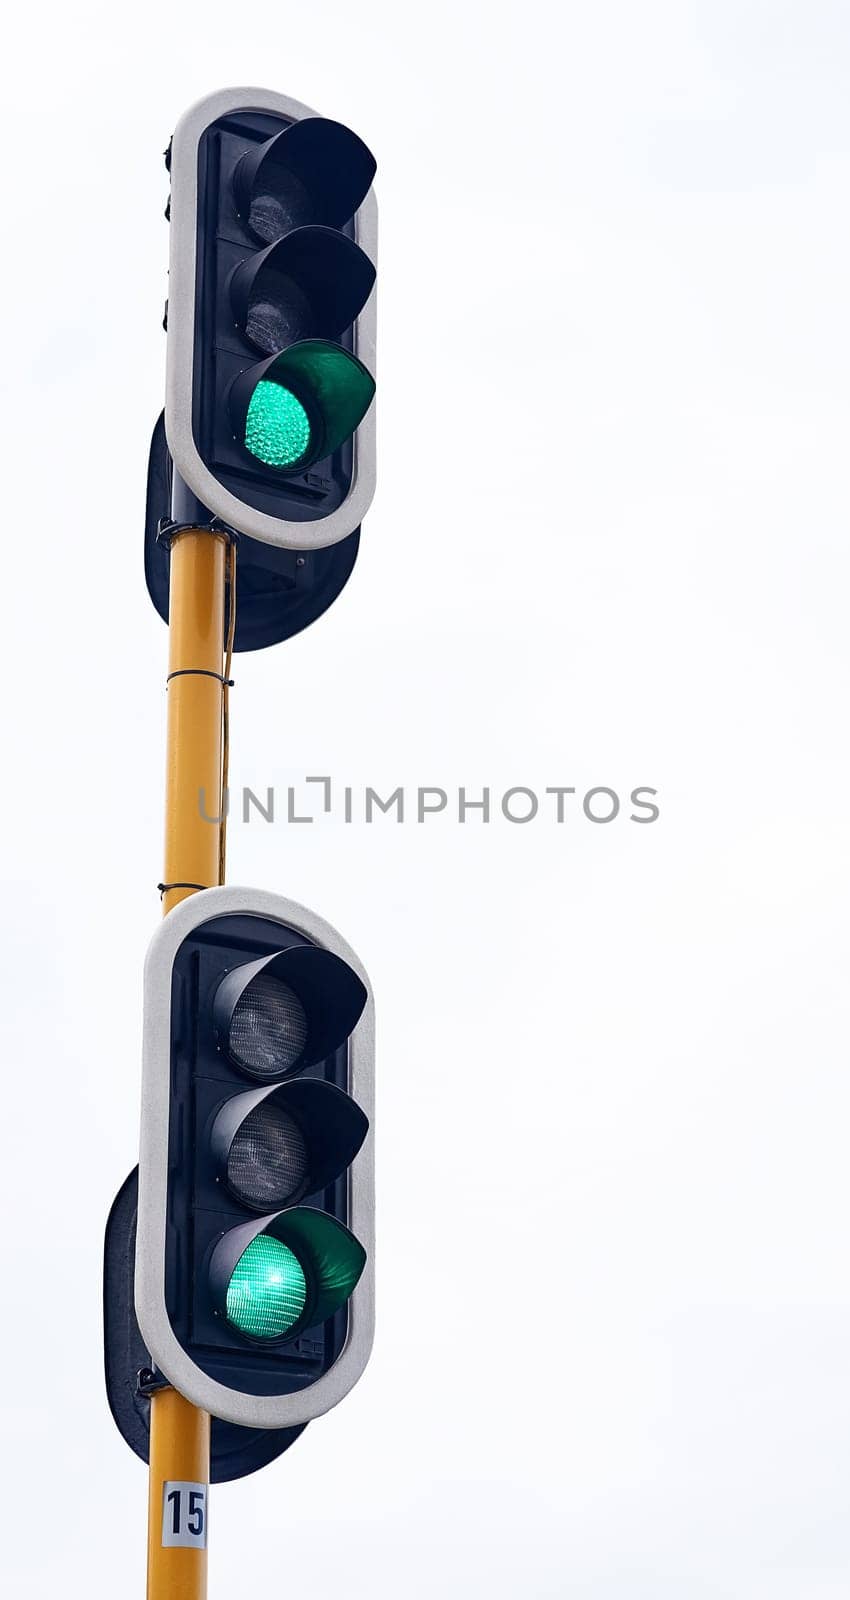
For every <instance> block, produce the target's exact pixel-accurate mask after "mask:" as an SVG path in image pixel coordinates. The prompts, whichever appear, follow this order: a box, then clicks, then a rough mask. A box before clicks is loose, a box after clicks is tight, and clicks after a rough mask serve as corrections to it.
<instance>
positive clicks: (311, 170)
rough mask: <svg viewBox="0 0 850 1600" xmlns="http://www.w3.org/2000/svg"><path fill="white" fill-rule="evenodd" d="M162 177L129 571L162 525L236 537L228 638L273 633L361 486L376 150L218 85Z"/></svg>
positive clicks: (351, 536) (187, 123)
mask: <svg viewBox="0 0 850 1600" xmlns="http://www.w3.org/2000/svg"><path fill="white" fill-rule="evenodd" d="M168 164H169V170H170V174H171V196H170V200H169V207H168V214H169V219H170V232H171V248H170V268H169V290H168V307H167V316H166V326H167V334H168V339H167V360H166V405H165V413H164V422H163V421H162V420H161V421H160V423H158V424H157V426H156V428H155V429H154V434H153V439H152V443H151V452H150V463H149V468H148V494H147V513H146V526H145V575H146V579H147V585H148V590H149V593H150V595H151V599H152V600H153V603H154V605H155V607H156V609H157V611H158V612H159V614H160V615H161V616H162V617H167V614H168V582H169V562H170V556H169V535H170V532H171V531H172V530H173V528H174V527H175V526H177V527H180V526H184V525H187V524H191V525H193V526H201V527H203V526H213V525H216V524H224V525H225V526H226V527H227V528H229V529H231V530H232V531H234V532H236V533H237V534H238V536H239V584H238V600H237V614H236V637H235V649H236V650H237V651H241V650H255V649H261V648H263V647H265V646H266V645H270V644H275V643H277V642H278V641H279V640H282V639H286V638H289V637H290V636H291V635H292V634H294V633H297V632H298V631H299V630H300V629H301V628H304V627H306V626H307V625H308V624H309V623H310V622H312V621H313V620H314V619H315V618H316V617H318V616H320V615H321V614H322V612H324V611H325V610H326V609H327V608H328V606H329V605H331V604H332V603H333V601H334V600H335V599H336V597H337V595H338V594H339V593H340V591H341V590H342V588H343V587H344V585H345V583H346V582H347V580H348V578H349V576H350V574H351V571H352V568H353V566H354V562H355V560H356V557H357V551H358V546H359V537H360V523H361V519H362V517H363V515H364V514H365V512H366V510H367V508H368V506H369V504H370V502H371V499H372V495H373V492H374V484H375V416H374V410H375V408H374V404H373V401H372V396H373V393H374V387H375V386H374V371H375V325H376V309H375V287H374V285H375V263H376V255H377V207H376V204H375V197H374V192H373V190H372V187H371V183H372V176H373V173H374V170H375V162H374V159H373V157H372V156H371V154H370V153H369V151H368V150H367V148H366V146H365V145H364V144H363V142H362V140H360V139H359V138H358V137H357V135H356V134H354V133H352V132H351V131H350V130H349V129H347V128H344V127H342V126H341V125H340V124H339V123H337V122H333V121H330V120H328V119H327V118H323V117H319V116H318V115H317V114H316V113H314V112H312V111H311V110H310V109H309V108H308V107H306V106H303V105H301V104H300V103H299V102H297V101H295V100H291V99H289V98H288V97H287V96H284V95H279V94H275V93H272V92H270V91H268V90H262V89H231V90H222V91H220V92H219V93H217V94H214V95H210V96H208V97H207V98H206V99H205V100H203V101H201V102H199V104H198V105H196V106H194V107H192V108H191V109H190V111H188V112H187V113H186V115H185V116H184V117H182V118H181V120H180V122H179V123H178V126H177V128H176V129H175V133H174V137H173V139H172V141H171V145H170V147H169V154H168Z"/></svg>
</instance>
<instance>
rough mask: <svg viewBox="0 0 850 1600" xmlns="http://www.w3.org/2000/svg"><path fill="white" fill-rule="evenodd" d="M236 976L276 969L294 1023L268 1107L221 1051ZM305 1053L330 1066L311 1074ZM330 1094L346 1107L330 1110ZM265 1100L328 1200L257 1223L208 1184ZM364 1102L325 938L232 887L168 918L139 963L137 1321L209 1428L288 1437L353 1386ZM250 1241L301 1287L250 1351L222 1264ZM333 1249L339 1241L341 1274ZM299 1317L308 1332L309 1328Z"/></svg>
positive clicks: (339, 974)
mask: <svg viewBox="0 0 850 1600" xmlns="http://www.w3.org/2000/svg"><path fill="white" fill-rule="evenodd" d="M311 952H312V953H313V955H312V957H311ZM287 953H290V964H289V967H287ZM268 958H271V959H270V960H269V959H268ZM242 967H244V968H246V969H247V968H248V967H250V968H252V969H253V970H252V974H251V976H252V977H256V973H257V971H259V972H260V974H262V971H263V969H268V968H269V967H271V969H272V972H273V975H274V976H275V977H277V978H278V979H279V981H280V982H281V983H286V987H287V990H291V991H292V992H293V993H294V994H295V996H296V997H297V998H298V999H299V1002H303V1006H304V1009H305V1011H306V1015H307V1021H306V1023H305V1028H304V1039H303V1049H302V1053H301V1055H300V1057H299V1058H298V1059H296V1060H294V1061H292V1062H289V1063H287V1065H286V1066H285V1067H284V1068H282V1070H280V1071H279V1072H278V1073H277V1074H276V1075H274V1074H270V1075H269V1080H268V1090H269V1094H268V1097H266V1095H265V1089H264V1088H261V1089H260V1090H259V1093H257V1092H256V1084H257V1080H256V1077H255V1078H254V1079H253V1089H252V1080H251V1079H250V1078H249V1077H246V1076H245V1075H244V1072H243V1071H242V1070H241V1069H239V1067H238V1066H237V1065H235V1064H234V1063H233V1061H232V1060H229V1059H225V1056H226V1052H225V1051H223V1050H222V1036H221V1026H222V1024H221V999H220V998H219V1004H218V1007H216V1003H215V1002H216V995H219V997H220V996H221V992H222V990H223V989H224V988H225V986H227V987H228V990H229V996H228V995H226V999H227V1000H228V1004H230V1005H231V1006H232V1007H233V1006H235V1005H236V1004H238V997H239V993H240V992H241V990H240V983H239V981H238V978H236V979H234V972H236V973H237V974H238V972H239V969H240V968H242ZM281 974H283V975H284V976H283V977H281ZM242 988H244V985H242ZM358 991H359V997H360V998H359V1002H358V1000H357V996H358ZM327 995H330V996H331V998H330V1000H329V1001H328V1002H327V1007H326V1009H327V1011H328V1013H329V1015H330V1025H329V1026H328V1027H327V1028H325V1030H324V1031H322V1012H323V1007H325V1006H326V1001H325V996H327ZM355 1002H357V1003H355ZM352 1017H356V1020H354V1021H353V1023H352ZM313 1018H315V1019H316V1021H315V1025H314V1023H313V1021H312V1020H311V1019H313ZM348 1026H350V1027H351V1031H350V1033H349V1034H348V1036H347V1037H346V1036H345V1033H344V1032H342V1033H341V1030H344V1029H345V1028H346V1027H348ZM311 1041H312V1044H311ZM317 1050H318V1051H322V1050H327V1051H328V1055H327V1056H326V1058H325V1060H324V1062H323V1061H322V1060H317V1059H316V1052H317ZM299 1073H303V1074H304V1076H302V1077H299ZM309 1084H314V1085H315V1087H313V1088H312V1089H310V1088H308V1085H309ZM299 1085H300V1087H298V1086H299ZM323 1090H326V1091H329V1093H328V1095H327V1098H326V1100H325V1101H324V1102H323V1104H320V1103H319V1102H320V1101H321V1100H322V1092H323ZM246 1095H247V1096H248V1100H249V1101H250V1104H248V1103H247V1102H246V1099H245V1097H246ZM340 1096H341V1097H342V1098H347V1099H349V1100H350V1102H353V1104H352V1105H351V1106H350V1107H349V1109H348V1110H347V1111H345V1112H342V1113H341V1111H340V1100H339V1097H340ZM268 1101H276V1102H279V1104H280V1106H281V1107H282V1108H283V1113H284V1114H286V1115H292V1116H294V1118H295V1119H296V1120H297V1121H298V1123H299V1126H300V1127H301V1128H302V1129H303V1130H304V1137H305V1139H306V1141H307V1144H308V1145H310V1143H311V1140H312V1139H313V1137H314V1136H315V1151H314V1155H313V1157H312V1159H313V1161H314V1167H313V1168H312V1171H313V1176H312V1178H310V1177H307V1178H306V1179H305V1181H306V1182H308V1183H309V1182H312V1183H314V1184H315V1185H323V1186H324V1185H327V1187H323V1188H322V1190H321V1193H319V1194H318V1195H317V1194H315V1193H313V1194H309V1195H308V1194H305V1193H304V1192H303V1185H302V1186H301V1188H300V1189H299V1192H298V1193H297V1194H293V1195H291V1196H290V1197H289V1202H288V1204H287V1205H285V1206H284V1207H283V1208H282V1209H278V1210H274V1211H271V1212H269V1213H268V1214H266V1215H258V1214H257V1209H256V1207H253V1206H251V1205H246V1204H245V1203H244V1200H243V1197H242V1196H241V1195H240V1194H239V1193H238V1192H236V1193H234V1192H233V1190H232V1188H228V1185H227V1183H226V1181H224V1182H222V1181H221V1179H222V1153H223V1150H226V1144H227V1140H228V1139H229V1138H232V1136H233V1133H234V1132H235V1130H237V1129H238V1128H239V1127H240V1126H241V1125H242V1124H243V1122H244V1121H245V1119H246V1117H247V1116H250V1115H251V1113H252V1110H253V1108H254V1107H256V1106H257V1105H262V1104H263V1103H267V1102H268ZM373 1105H374V1007H373V1001H372V996H371V992H370V989H369V983H368V979H367V977H366V974H365V972H364V970H363V968H362V966H361V964H360V962H359V961H358V958H357V956H356V955H355V954H354V952H353V951H352V950H351V949H350V947H349V946H348V945H347V944H346V943H345V941H344V940H343V939H342V938H341V937H340V935H339V934H338V933H337V932H336V931H335V930H334V929H333V928H331V927H330V926H329V924H327V923H325V922H323V921H322V920H321V918H319V917H317V916H316V915H315V914H314V913H313V912H310V911H308V910H306V909H305V908H304V907H302V906H298V905H296V904H294V903H293V902H292V901H289V900H285V899H283V898H281V897H280V896H277V895H273V894H269V893H267V892H264V891H258V890H250V889H241V888H230V887H221V888H215V889H207V890H204V891H203V892H201V893H199V894H196V895H193V896H192V897H191V898H189V899H187V900H185V901H183V902H182V903H181V904H180V905H179V906H177V907H176V908H175V909H174V910H173V911H172V912H170V913H169V915H168V917H167V918H166V919H165V921H164V922H163V924H162V926H161V928H160V929H159V930H158V931H157V933H156V935H155V936H154V939H153V941H152V943H151V946H150V949H149V952H148V958H147V962H146V965H145V1007H144V1048H143V1075H142V1129H141V1146H140V1163H139V1198H138V1221H137V1235H136V1275H135V1310H136V1316H137V1318H138V1325H139V1329H140V1331H141V1335H142V1338H143V1340H144V1342H145V1345H146V1347H147V1349H148V1350H149V1352H150V1355H151V1357H152V1359H153V1361H154V1363H155V1365H156V1367H157V1369H158V1370H159V1372H161V1373H162V1374H163V1376H164V1377H165V1378H166V1379H167V1380H168V1382H169V1383H171V1384H172V1385H173V1386H174V1388H176V1389H177V1390H179V1392H180V1393H181V1394H183V1395H185V1396H186V1398H187V1399H189V1400H191V1401H192V1403H193V1404H194V1405H197V1406H199V1407H201V1408H202V1409H204V1410H206V1411H208V1412H210V1413H211V1415H212V1416H213V1417H217V1418H221V1419H223V1420H224V1421H227V1422H231V1423H236V1424H239V1425H241V1426H243V1427H248V1428H251V1427H253V1428H268V1429H280V1428H291V1427H298V1426H300V1425H301V1424H303V1423H305V1422H308V1421H310V1420H311V1419H312V1418H313V1417H317V1416H320V1415H321V1414H323V1413H324V1412H326V1411H328V1410H329V1409H330V1408H331V1407H332V1406H334V1405H336V1404H337V1402H338V1401H339V1400H341V1399H342V1397H343V1396H344V1395H345V1394H346V1393H347V1392H348V1390H349V1389H350V1388H351V1387H352V1386H353V1385H354V1383H356V1381H357V1379H358V1378H359V1377H360V1375H361V1373H362V1371H363V1369H364V1367H365V1365H366V1362H367V1360H368V1357H369V1352H370V1349H371V1344H372V1335H373V1327H374V1160H373V1133H372V1121H373ZM223 1123H224V1124H225V1125H226V1126H225V1127H224V1129H223ZM367 1130H368V1131H367ZM340 1169H341V1170H340ZM310 1170H311V1169H310V1165H309V1161H308V1162H307V1163H306V1165H305V1174H306V1173H308V1172H309V1171H310ZM293 1200H294V1203H293ZM243 1234H244V1239H243V1237H242V1235H243ZM257 1234H262V1235H263V1237H266V1236H268V1237H269V1238H270V1239H271V1240H273V1241H274V1240H277V1241H280V1243H281V1244H282V1245H283V1246H285V1248H287V1249H289V1248H291V1249H292V1250H293V1252H294V1253H295V1255H296V1256H298V1257H299V1259H300V1260H301V1261H303V1262H304V1264H305V1267H306V1270H307V1278H308V1280H309V1279H310V1278H311V1276H312V1279H313V1282H312V1288H311V1291H310V1295H311V1296H312V1298H311V1297H310V1295H308V1299H307V1305H306V1306H305V1312H304V1316H302V1318H301V1319H300V1321H299V1322H298V1324H297V1325H296V1324H295V1323H293V1324H292V1326H291V1327H290V1328H289V1329H288V1331H287V1333H286V1335H285V1337H284V1336H283V1335H281V1336H280V1337H279V1338H274V1339H272V1340H270V1341H267V1342H266V1343H264V1344H263V1346H262V1347H260V1346H259V1344H258V1342H257V1340H256V1339H254V1340H252V1339H250V1338H248V1337H246V1336H243V1335H242V1334H240V1332H239V1331H238V1330H236V1329H234V1328H233V1327H232V1326H231V1325H230V1324H229V1323H228V1322H227V1321H226V1319H225V1318H224V1317H223V1316H222V1309H223V1304H224V1302H223V1298H222V1262H223V1261H224V1262H225V1263H226V1264H227V1267H228V1269H229V1270H232V1268H233V1264H234V1263H233V1261H231V1259H230V1257H231V1256H234V1260H235V1259H236V1258H237V1257H236V1255H235V1254H234V1249H235V1246H236V1245H237V1244H240V1243H241V1246H242V1248H243V1249H244V1248H245V1246H246V1245H247V1244H248V1243H250V1241H251V1240H252V1239H254V1238H255V1236H256V1235H257ZM237 1235H238V1238H237ZM329 1240H331V1242H332V1243H333V1241H335V1240H340V1241H343V1245H342V1249H341V1252H340V1253H339V1255H338V1259H337V1262H336V1268H335V1266H334V1262H333V1261H332V1260H331V1259H330V1257H331V1256H332V1255H333V1250H330V1251H329V1250H328V1248H327V1246H328V1241H329ZM228 1241H230V1242H229V1243H228ZM310 1310H312V1311H313V1312H314V1314H315V1315H316V1316H318V1317H321V1318H323V1319H325V1320H324V1322H323V1323H322V1326H321V1328H316V1327H315V1326H311V1329H307V1328H306V1325H305V1324H306V1321H308V1320H309V1317H308V1312H309V1311H310Z"/></svg>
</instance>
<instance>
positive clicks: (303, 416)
mask: <svg viewBox="0 0 850 1600" xmlns="http://www.w3.org/2000/svg"><path fill="white" fill-rule="evenodd" d="M310 436H311V429H310V418H309V417H308V415H307V413H306V411H305V410H304V407H303V406H302V404H301V401H300V400H299V399H298V397H297V395H294V394H293V393H292V390H291V389H284V387H283V385H282V384H280V383H270V382H269V380H268V379H267V378H261V379H260V382H259V383H258V384H257V387H256V389H255V390H254V393H253V394H252V396H251V399H250V401H249V404H248V413H247V416H246V418H245V449H246V450H248V451H250V453H251V455H252V456H256V457H257V460H258V461H262V462H264V463H265V465H266V466H268V467H294V466H295V464H296V462H298V461H300V460H301V459H302V457H303V456H305V455H306V454H307V451H308V449H309V446H310Z"/></svg>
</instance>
